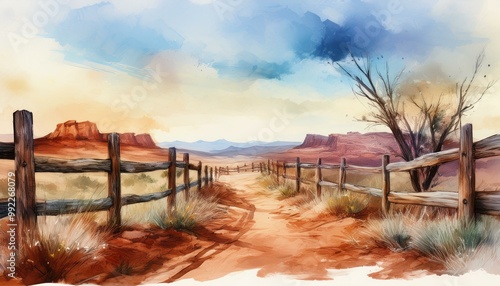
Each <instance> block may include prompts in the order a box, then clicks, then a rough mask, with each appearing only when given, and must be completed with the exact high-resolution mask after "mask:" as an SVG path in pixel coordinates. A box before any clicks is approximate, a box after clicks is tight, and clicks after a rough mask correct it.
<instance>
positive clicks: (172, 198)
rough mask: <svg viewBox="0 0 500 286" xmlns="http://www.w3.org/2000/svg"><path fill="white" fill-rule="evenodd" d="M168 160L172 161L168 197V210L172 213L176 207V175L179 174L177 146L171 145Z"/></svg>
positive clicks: (169, 171) (169, 172) (169, 170)
mask: <svg viewBox="0 0 500 286" xmlns="http://www.w3.org/2000/svg"><path fill="white" fill-rule="evenodd" d="M168 160H169V161H170V167H168V189H169V190H171V193H170V194H169V195H168V198H167V211H168V212H169V213H172V212H173V210H174V209H175V196H176V195H177V190H176V189H177V185H176V181H175V179H176V176H177V166H176V161H177V152H176V150H175V147H170V148H169V149H168Z"/></svg>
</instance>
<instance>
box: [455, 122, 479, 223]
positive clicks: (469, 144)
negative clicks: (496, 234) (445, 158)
mask: <svg viewBox="0 0 500 286" xmlns="http://www.w3.org/2000/svg"><path fill="white" fill-rule="evenodd" d="M459 155H460V159H459V168H458V218H459V219H462V220H464V222H465V223H470V222H472V221H473V220H474V218H475V208H474V205H475V195H476V194H475V187H476V172H475V165H476V164H475V160H474V150H473V138H472V125H471V124H466V125H464V126H463V127H462V129H461V130H460V149H459Z"/></svg>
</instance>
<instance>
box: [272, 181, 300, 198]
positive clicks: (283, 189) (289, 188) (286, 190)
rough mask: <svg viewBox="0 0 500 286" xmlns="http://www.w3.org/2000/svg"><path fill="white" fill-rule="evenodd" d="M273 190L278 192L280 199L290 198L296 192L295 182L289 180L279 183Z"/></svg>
mask: <svg viewBox="0 0 500 286" xmlns="http://www.w3.org/2000/svg"><path fill="white" fill-rule="evenodd" d="M275 190H276V191H277V192H278V197H279V198H280V199H286V198H292V197H295V196H296V195H297V194H298V193H297V190H296V188H295V184H294V183H292V182H290V181H286V182H284V183H282V184H280V185H279V186H277V187H276V189H275Z"/></svg>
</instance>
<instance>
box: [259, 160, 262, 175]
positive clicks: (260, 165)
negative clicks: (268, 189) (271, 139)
mask: <svg viewBox="0 0 500 286" xmlns="http://www.w3.org/2000/svg"><path fill="white" fill-rule="evenodd" d="M259 172H260V173H261V174H262V162H260V163H259Z"/></svg>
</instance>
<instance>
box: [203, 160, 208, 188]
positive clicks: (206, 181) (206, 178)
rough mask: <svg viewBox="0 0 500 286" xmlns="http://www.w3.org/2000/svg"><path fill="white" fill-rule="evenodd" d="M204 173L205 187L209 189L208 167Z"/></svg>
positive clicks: (206, 166)
mask: <svg viewBox="0 0 500 286" xmlns="http://www.w3.org/2000/svg"><path fill="white" fill-rule="evenodd" d="M204 173H205V180H204V181H205V187H208V165H205V168H204Z"/></svg>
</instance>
